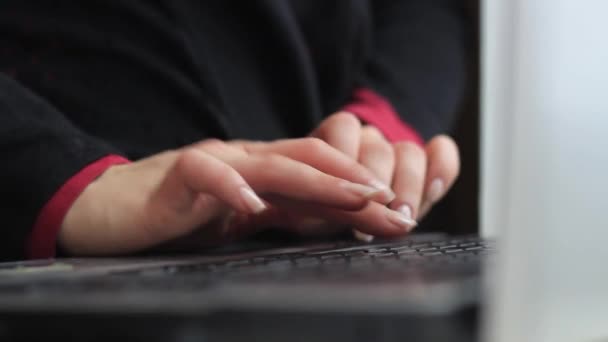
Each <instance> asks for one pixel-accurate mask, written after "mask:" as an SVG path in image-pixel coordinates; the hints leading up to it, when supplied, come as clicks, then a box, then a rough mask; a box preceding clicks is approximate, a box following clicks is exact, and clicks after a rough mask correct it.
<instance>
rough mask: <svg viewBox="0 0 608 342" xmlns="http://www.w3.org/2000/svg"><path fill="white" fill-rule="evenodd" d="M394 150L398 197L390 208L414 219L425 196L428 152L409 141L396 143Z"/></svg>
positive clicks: (394, 178) (395, 180)
mask: <svg viewBox="0 0 608 342" xmlns="http://www.w3.org/2000/svg"><path fill="white" fill-rule="evenodd" d="M394 151H395V170H394V174H393V189H394V191H395V194H396V198H395V200H394V201H393V202H392V203H391V204H390V208H392V209H394V210H397V211H399V212H401V213H402V214H403V215H405V216H408V217H410V218H412V219H413V218H415V217H417V213H418V210H419V207H420V203H421V200H422V196H423V189H424V177H425V174H426V163H427V162H426V153H425V151H424V150H423V149H422V148H421V147H420V146H418V145H417V144H415V143H413V142H408V141H405V142H399V143H396V144H395V145H394Z"/></svg>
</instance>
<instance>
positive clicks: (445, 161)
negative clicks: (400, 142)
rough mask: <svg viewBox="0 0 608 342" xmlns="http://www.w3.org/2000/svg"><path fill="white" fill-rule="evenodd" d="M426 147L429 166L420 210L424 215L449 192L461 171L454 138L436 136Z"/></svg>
mask: <svg viewBox="0 0 608 342" xmlns="http://www.w3.org/2000/svg"><path fill="white" fill-rule="evenodd" d="M425 149H426V155H427V156H428V167H427V172H426V182H425V187H424V189H425V191H424V197H423V204H422V207H421V210H420V213H421V214H422V215H424V214H426V213H427V212H428V211H429V210H430V208H431V207H432V206H433V204H435V203H437V202H438V201H439V200H440V199H441V198H442V197H443V196H444V195H445V194H446V193H447V191H448V190H449V189H450V188H451V187H452V185H453V184H454V182H455V181H456V178H457V177H458V174H459V173H460V157H459V153H458V146H457V145H456V143H455V142H454V140H452V138H450V137H448V136H445V135H439V136H436V137H434V138H433V139H431V141H429V143H428V144H427V145H426V148H425Z"/></svg>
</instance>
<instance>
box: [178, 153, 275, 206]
mask: <svg viewBox="0 0 608 342" xmlns="http://www.w3.org/2000/svg"><path fill="white" fill-rule="evenodd" d="M174 168H175V170H176V172H174V173H172V175H173V176H174V177H178V178H180V179H179V180H178V181H181V182H183V184H184V185H185V186H186V187H187V188H188V189H190V191H191V192H190V193H191V195H192V196H194V195H197V194H200V193H208V194H211V195H213V196H215V197H216V198H218V199H219V200H221V201H223V202H225V203H226V204H228V205H229V206H231V207H232V208H234V209H235V210H237V211H239V212H242V213H249V214H257V213H260V212H262V211H264V209H266V205H265V204H264V202H263V201H262V199H261V198H260V197H259V196H258V195H257V194H256V193H255V191H254V190H253V189H252V188H251V187H250V186H249V184H247V182H246V181H245V179H244V178H243V177H242V176H241V175H240V174H239V173H238V172H237V171H236V170H235V169H234V168H232V167H231V166H230V165H228V164H227V163H225V162H223V161H221V160H219V159H217V158H215V157H213V156H212V155H210V154H207V153H205V152H203V151H201V150H199V149H196V148H190V149H188V150H186V151H184V152H182V153H181V155H180V157H179V158H178V159H177V161H176V163H175V166H174ZM169 181H170V180H169Z"/></svg>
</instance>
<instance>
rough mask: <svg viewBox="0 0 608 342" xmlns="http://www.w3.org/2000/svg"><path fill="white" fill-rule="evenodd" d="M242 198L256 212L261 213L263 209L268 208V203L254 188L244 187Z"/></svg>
mask: <svg viewBox="0 0 608 342" xmlns="http://www.w3.org/2000/svg"><path fill="white" fill-rule="evenodd" d="M240 192H241V198H242V199H243V202H245V205H246V206H247V207H248V208H249V210H251V212H253V213H254V214H259V213H261V212H262V211H264V210H266V204H264V202H263V201H262V199H261V198H260V197H258V195H256V193H255V192H253V190H251V189H250V188H247V187H242V188H241V190H240Z"/></svg>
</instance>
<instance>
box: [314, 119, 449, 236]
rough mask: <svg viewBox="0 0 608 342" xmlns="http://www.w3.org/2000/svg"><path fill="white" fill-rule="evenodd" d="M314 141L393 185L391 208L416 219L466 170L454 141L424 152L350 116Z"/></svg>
mask: <svg viewBox="0 0 608 342" xmlns="http://www.w3.org/2000/svg"><path fill="white" fill-rule="evenodd" d="M312 136H314V137H317V138H320V139H322V140H324V141H326V142H327V143H328V144H329V145H331V146H333V147H335V148H336V149H338V150H340V151H342V152H343V153H345V154H346V155H348V156H350V157H351V158H353V159H354V160H356V161H358V162H359V163H360V164H361V165H363V166H365V167H367V168H368V169H369V170H371V171H372V172H373V173H374V174H375V175H376V177H378V178H379V179H380V181H382V182H384V183H385V184H391V187H392V190H393V191H394V193H395V194H396V198H395V199H394V200H393V201H392V202H391V203H390V204H389V207H390V208H392V209H395V210H397V211H399V212H401V213H403V214H404V215H406V216H409V217H411V218H413V219H416V220H420V219H421V218H422V217H424V215H426V214H427V213H428V212H429V210H430V209H431V208H432V207H433V205H434V204H435V203H437V201H439V200H440V199H441V198H442V197H443V196H444V195H445V194H446V192H447V191H448V190H449V189H450V187H451V186H452V185H453V183H454V181H455V180H456V178H457V176H458V173H459V170H460V160H459V155H458V147H457V146H456V144H455V143H454V141H453V140H452V139H451V138H450V137H448V136H445V135H438V136H436V137H434V138H433V139H431V140H430V141H429V142H428V143H427V144H426V146H424V147H422V146H419V145H417V144H416V143H413V142H398V143H394V144H392V143H390V142H388V141H387V140H386V139H385V138H384V136H383V135H382V133H381V132H380V131H379V130H378V129H377V128H375V127H373V126H362V125H361V123H360V121H359V120H358V119H357V118H356V117H355V116H354V115H353V114H350V113H346V112H340V113H336V114H334V115H332V116H330V117H328V118H327V119H325V120H324V121H323V122H322V123H321V124H320V125H319V126H318V128H317V129H316V130H315V131H314V132H313V133H312ZM376 205H377V204H376ZM372 206H373V205H372ZM364 210H365V209H364ZM412 228H413V227H412ZM361 237H362V238H364V239H371V237H368V236H365V235H363V236H361Z"/></svg>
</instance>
